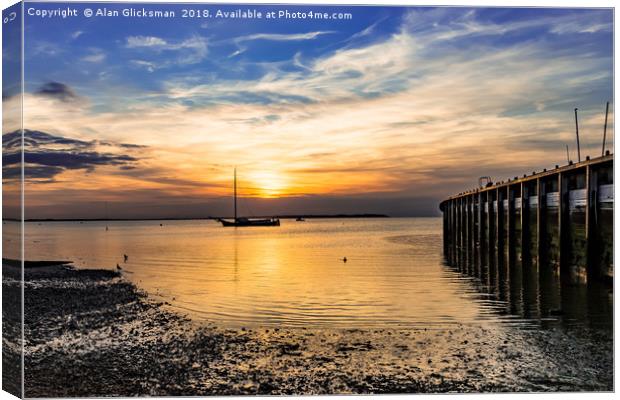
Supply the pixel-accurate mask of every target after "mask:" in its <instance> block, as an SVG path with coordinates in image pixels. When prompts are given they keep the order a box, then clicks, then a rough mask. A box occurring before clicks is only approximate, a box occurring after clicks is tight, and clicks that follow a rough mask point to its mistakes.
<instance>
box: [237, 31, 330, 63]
mask: <svg viewBox="0 0 620 400" xmlns="http://www.w3.org/2000/svg"><path fill="white" fill-rule="evenodd" d="M330 33H334V31H314V32H305V33H254V34H252V35H245V36H238V37H236V38H234V39H232V40H231V41H232V42H233V43H235V45H236V46H237V50H235V51H234V52H233V53H231V54H230V55H229V58H232V57H235V56H237V55H239V54H242V53H244V52H246V51H247V50H248V47H247V45H246V44H245V43H246V42H251V41H254V40H267V41H274V42H295V41H302V40H314V39H316V38H318V37H319V36H323V35H328V34H330Z"/></svg>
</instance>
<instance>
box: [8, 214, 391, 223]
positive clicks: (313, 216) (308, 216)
mask: <svg viewBox="0 0 620 400" xmlns="http://www.w3.org/2000/svg"><path fill="white" fill-rule="evenodd" d="M219 218H223V219H231V218H232V217H230V216H224V217H187V218H32V219H26V220H24V222H103V221H192V220H198V221H201V220H217V219H219ZM251 218H280V219H297V218H303V219H329V218H333V219H336V218H391V217H390V216H389V215H387V214H324V215H323V214H295V215H293V214H287V215H269V216H266V215H262V216H261V215H257V216H252V217H251ZM3 221H15V222H19V221H20V220H19V219H15V218H3Z"/></svg>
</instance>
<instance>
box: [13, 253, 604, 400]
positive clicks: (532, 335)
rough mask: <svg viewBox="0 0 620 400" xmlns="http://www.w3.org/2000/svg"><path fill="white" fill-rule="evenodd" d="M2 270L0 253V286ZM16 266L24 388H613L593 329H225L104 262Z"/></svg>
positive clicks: (50, 391) (31, 391) (88, 392)
mask: <svg viewBox="0 0 620 400" xmlns="http://www.w3.org/2000/svg"><path fill="white" fill-rule="evenodd" d="M11 270H16V271H18V269H15V267H12V266H10V265H6V264H5V263H3V286H4V288H5V289H6V288H7V287H10V286H11V285H14V284H16V283H15V282H16V281H11V280H10V279H7V277H9V278H10V275H11ZM13 272H15V271H13ZM25 275H26V282H25V287H26V291H25V293H26V295H25V309H26V315H25V321H26V326H25V336H26V343H25V377H26V385H25V395H26V396H27V397H57V396H63V397H72V396H80V397H87V396H112V395H114V396H137V395H151V396H172V395H185V396H190V395H192V396H195V395H224V394H231V395H232V394H235V395H241V394H348V393H359V394H370V393H377V394H379V393H445V392H461V393H463V392H547V391H558V390H560V391H611V390H613V337H611V334H610V335H606V334H605V333H604V332H603V333H601V332H597V331H593V332H588V333H584V332H582V333H581V334H579V335H577V334H576V332H571V331H569V330H566V329H549V330H544V331H543V330H541V331H538V330H536V331H528V330H519V329H514V328H511V327H508V326H503V325H493V324H488V325H487V324H485V325H483V324H468V325H462V324H454V326H453V327H451V328H448V329H444V330H426V329H335V328H334V329H312V328H308V329H306V328H291V329H287V328H272V327H264V328H257V327H246V328H239V329H231V328H226V327H222V326H217V324H213V323H209V324H198V323H195V322H193V321H191V320H190V319H189V318H187V317H185V316H183V315H181V314H179V313H177V312H175V311H172V310H170V309H169V308H168V307H166V304H165V303H164V302H156V301H154V300H153V299H152V298H150V297H149V296H148V295H147V294H146V293H145V292H143V291H141V290H140V289H138V288H137V287H136V286H135V285H134V284H133V283H131V282H129V280H127V279H125V278H124V277H122V276H121V275H120V274H118V273H117V272H115V271H110V270H78V269H74V268H72V267H67V266H66V265H65V266H60V265H58V266H49V265H46V266H39V267H36V268H27V269H26V270H25ZM607 336H609V337H607Z"/></svg>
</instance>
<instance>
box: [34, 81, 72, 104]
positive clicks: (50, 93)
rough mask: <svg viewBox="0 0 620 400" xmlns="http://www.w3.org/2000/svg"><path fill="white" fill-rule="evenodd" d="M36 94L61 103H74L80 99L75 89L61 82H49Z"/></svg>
mask: <svg viewBox="0 0 620 400" xmlns="http://www.w3.org/2000/svg"><path fill="white" fill-rule="evenodd" d="M35 94H37V95H40V96H44V97H50V98H53V99H57V100H61V101H73V100H76V99H77V98H78V96H77V95H76V94H75V92H74V91H73V89H71V88H70V87H69V86H67V85H65V84H64V83H60V82H47V83H45V84H43V85H42V86H41V87H40V88H39V89H38V90H37V91H36V92H35Z"/></svg>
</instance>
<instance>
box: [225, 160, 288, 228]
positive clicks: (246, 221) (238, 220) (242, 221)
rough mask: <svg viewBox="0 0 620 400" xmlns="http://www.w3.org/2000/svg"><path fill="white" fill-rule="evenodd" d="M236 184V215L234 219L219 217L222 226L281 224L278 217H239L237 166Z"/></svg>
mask: <svg viewBox="0 0 620 400" xmlns="http://www.w3.org/2000/svg"><path fill="white" fill-rule="evenodd" d="M234 181H235V184H234V205H235V207H234V208H235V217H234V219H233V220H232V221H230V220H226V219H224V218H218V219H217V220H218V222H220V223H221V224H222V226H238V227H242V226H280V220H279V219H278V218H261V219H258V218H246V217H237V169H236V168H235V179H234Z"/></svg>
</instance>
